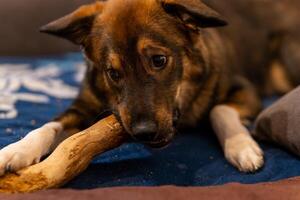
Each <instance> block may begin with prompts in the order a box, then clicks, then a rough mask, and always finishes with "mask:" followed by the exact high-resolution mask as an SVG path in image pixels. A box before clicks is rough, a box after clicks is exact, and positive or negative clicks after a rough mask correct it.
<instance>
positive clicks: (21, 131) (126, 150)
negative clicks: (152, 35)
mask: <svg viewBox="0 0 300 200" xmlns="http://www.w3.org/2000/svg"><path fill="white" fill-rule="evenodd" d="M81 63H82V58H81V56H80V55H79V54H68V55H66V56H60V57H52V58H32V59H21V58H0V116H1V113H2V114H7V112H8V111H7V110H5V109H7V108H5V106H3V105H6V107H7V102H5V101H8V100H9V97H8V96H9V95H11V96H16V93H26V94H30V95H44V96H47V97H48V100H47V102H42V103H41V102H39V103H37V102H35V101H31V100H30V99H29V100H28V99H27V100H25V101H23V100H22V99H21V100H17V101H15V103H14V105H15V108H16V110H17V111H18V113H17V116H15V117H11V118H10V119H8V118H9V117H7V116H6V117H3V116H2V118H6V119H0V148H1V147H4V146H5V145H7V144H10V143H12V142H15V141H17V140H19V139H20V138H22V137H24V135H25V134H26V133H28V132H29V131H30V130H32V129H35V128H38V127H39V126H41V125H42V124H44V123H45V122H47V121H49V120H51V119H52V118H53V117H54V116H56V115H57V114H58V113H61V112H63V110H64V109H65V108H66V107H67V106H68V105H69V104H70V103H71V101H72V98H73V97H72V96H74V94H73V93H72V92H71V91H74V90H76V89H74V88H65V91H64V90H63V89H62V91H61V92H62V93H63V92H66V91H68V92H69V93H70V95H69V96H68V95H66V96H63V97H60V96H59V95H58V94H53V91H52V92H51V91H50V92H49V91H48V93H47V92H46V93H45V92H44V91H43V89H36V88H35V87H32V85H31V86H30V84H33V86H34V81H32V82H31V81H29V82H30V83H27V84H22V83H21V84H19V87H18V88H17V89H16V88H15V90H14V92H12V90H11V89H10V91H8V90H9V89H7V88H8V87H9V86H7V85H9V84H10V85H16V84H15V83H14V82H16V80H18V79H22V78H24V77H26V76H29V75H30V74H31V75H32V74H36V75H34V76H33V78H29V80H31V79H32V80H34V79H35V77H37V76H39V78H37V79H38V80H39V81H42V82H43V83H47V84H48V86H49V87H52V86H53V85H55V84H54V83H52V82H51V81H53V80H55V81H54V82H57V81H59V80H63V81H64V82H63V83H62V82H60V83H57V84H63V85H64V86H66V87H67V86H73V87H77V86H78V85H79V83H78V82H77V81H75V77H77V79H80V75H81V73H82V69H81V68H80V67H74V66H81V65H82V64H81ZM7 64H10V65H9V66H7ZM21 64H28V66H27V68H26V70H27V72H29V73H27V74H26V73H25V74H23V75H20V77H18V76H17V77H14V75H13V74H15V73H16V72H17V71H18V68H20V67H22V65H21ZM10 66H12V68H13V69H14V70H7V68H8V67H10ZM47 67H48V68H49V67H50V68H51V67H52V72H51V70H48V72H47V71H46V72H44V73H45V74H46V76H45V75H42V76H40V75H38V74H42V72H43V69H44V68H47ZM5 68H6V70H4V72H5V73H9V75H10V76H12V78H7V76H5V77H3V76H2V78H1V73H4V72H3V69H5ZM53 69H56V71H57V70H59V73H58V74H56V75H53V73H54V72H53ZM1 70H2V71H1ZM26 70H25V71H26ZM30 70H32V71H30ZM36 70H41V72H37V71H36ZM11 71H13V72H11ZM54 71H55V70H54ZM47 73H52V78H51V80H50V79H49V77H48V75H47ZM78 77H79V78H78ZM3 82H4V83H5V84H6V86H5V84H3ZM1 83H2V86H1ZM12 83H14V84H12ZM28 84H29V85H28ZM47 84H46V85H47ZM3 85H4V86H3ZM59 88H61V87H59ZM54 90H56V91H57V89H56V88H55V86H54ZM69 90H70V91H69ZM1 94H2V96H1ZM3 94H5V95H3ZM10 100H11V99H10ZM269 103H270V102H267V103H266V104H269ZM1 105H2V110H1ZM3 109H4V110H3ZM8 110H9V109H8ZM261 145H262V147H263V149H264V151H265V167H264V168H263V169H262V170H260V171H259V172H257V173H255V174H244V173H240V172H239V171H237V170H236V169H235V168H234V167H232V166H231V165H230V164H228V163H227V162H226V160H225V159H224V157H223V154H222V151H221V148H220V146H219V144H218V142H217V139H216V137H215V136H214V134H213V132H212V130H210V129H209V128H207V127H205V126H199V128H197V129H194V130H186V131H181V133H180V134H178V135H177V136H176V138H175V140H174V141H173V143H172V144H170V145H169V146H168V147H166V148H163V149H159V150H153V149H149V148H147V147H145V146H143V145H141V144H137V143H129V144H124V145H123V146H121V147H120V148H117V149H115V150H112V151H110V152H107V153H105V154H103V155H101V156H98V157H96V158H95V159H94V161H93V163H92V164H91V165H90V166H89V168H88V169H87V170H86V171H85V172H84V173H82V174H81V175H79V176H78V177H77V178H75V179H74V180H73V181H71V182H70V183H69V184H67V185H66V186H65V187H67V188H80V189H83V188H84V189H86V188H98V187H108V186H154V185H169V184H172V185H180V186H207V185H218V184H224V183H228V182H241V183H258V182H265V181H275V180H280V179H284V178H289V177H293V176H299V175H300V161H299V160H298V158H297V157H295V156H293V155H291V154H289V153H287V152H286V151H284V150H282V149H280V148H278V147H275V146H271V145H267V144H261Z"/></svg>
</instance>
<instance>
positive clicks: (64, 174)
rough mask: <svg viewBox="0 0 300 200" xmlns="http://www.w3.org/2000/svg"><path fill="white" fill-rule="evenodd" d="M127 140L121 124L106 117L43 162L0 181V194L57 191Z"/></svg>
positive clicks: (60, 147) (4, 177)
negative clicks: (90, 164) (100, 156)
mask: <svg viewBox="0 0 300 200" xmlns="http://www.w3.org/2000/svg"><path fill="white" fill-rule="evenodd" d="M125 139H126V134H125V133H124V131H123V128H122V127H121V125H120V123H119V122H118V121H117V119H116V118H115V117H114V116H109V117H107V118H105V119H103V120H101V121H99V122H98V123H96V124H95V125H93V126H92V127H90V128H88V129H86V130H84V131H82V132H80V133H77V134H75V135H73V136H72V137H70V138H68V139H66V140H65V141H63V142H62V143H61V144H60V145H59V146H58V147H57V148H56V150H55V151H54V152H53V153H52V154H51V155H50V156H49V157H48V158H47V159H45V160H44V161H43V162H41V163H39V164H36V165H33V166H30V167H28V168H25V169H23V170H21V171H18V172H17V173H14V174H7V175H5V176H3V177H1V178H0V192H2V193H24V192H33V191H37V190H42V189H49V188H57V187H59V186H62V185H63V184H65V183H66V182H68V181H70V180H71V179H72V178H74V177H75V176H77V175H78V174H80V173H81V172H82V171H83V170H85V169H86V168H87V166H88V165H89V163H90V162H91V160H92V159H93V157H94V156H95V155H97V154H100V153H103V152H105V151H107V150H110V149H113V148H115V147H118V146H119V145H121V144H122V143H123V142H124V141H125Z"/></svg>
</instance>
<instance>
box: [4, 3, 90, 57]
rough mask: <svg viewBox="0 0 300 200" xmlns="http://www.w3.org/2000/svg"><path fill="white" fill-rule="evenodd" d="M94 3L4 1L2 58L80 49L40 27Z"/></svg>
mask: <svg viewBox="0 0 300 200" xmlns="http://www.w3.org/2000/svg"><path fill="white" fill-rule="evenodd" d="M93 1H94V0H1V1H0V4H1V5H0V56H33V55H45V54H60V53H63V52H66V51H75V50H78V49H79V48H78V47H77V46H75V45H73V44H71V43H70V42H68V41H65V40H63V39H59V38H55V37H53V36H48V35H46V34H41V33H39V31H38V30H39V27H40V26H42V25H44V24H47V23H48V22H50V21H52V20H54V19H56V18H59V17H61V16H63V15H65V14H67V13H69V12H71V11H73V10H74V9H76V8H77V7H78V6H80V5H81V4H85V3H90V2H93Z"/></svg>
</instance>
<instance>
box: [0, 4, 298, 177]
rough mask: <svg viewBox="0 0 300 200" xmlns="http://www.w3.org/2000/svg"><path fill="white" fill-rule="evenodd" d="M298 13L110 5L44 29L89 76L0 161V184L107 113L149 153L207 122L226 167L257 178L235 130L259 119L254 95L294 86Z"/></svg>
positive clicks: (248, 7)
mask: <svg viewBox="0 0 300 200" xmlns="http://www.w3.org/2000/svg"><path fill="white" fill-rule="evenodd" d="M212 8H214V9H215V10H213V9H212ZM297 8H300V6H299V3H297V2H296V1H293V0H282V1H280V2H279V1H276V2H274V1H273V0H265V1H260V0H244V1H240V0H227V1H226V3H225V1H217V0H210V1H208V0H207V2H206V4H204V3H203V2H201V1H200V0H108V1H105V2H102V1H99V2H96V3H94V4H91V5H86V6H83V7H81V8H79V9H78V10H76V11H75V12H73V13H71V14H70V15H67V16H65V17H63V18H61V19H59V20H57V21H54V22H52V23H50V24H48V25H46V26H44V27H43V28H42V29H41V31H42V32H46V33H50V34H54V35H56V36H60V37H64V38H66V39H69V40H71V41H72V42H74V43H76V44H78V45H81V46H82V47H83V49H84V54H85V56H86V60H87V64H88V71H87V73H86V77H85V80H84V82H83V85H82V89H81V93H80V95H79V96H78V98H77V99H76V100H75V101H74V103H73V105H72V106H71V107H70V108H69V109H68V110H67V111H66V112H65V113H64V114H62V115H61V116H60V117H58V118H57V119H56V120H54V122H50V123H47V124H46V125H45V126H43V127H42V128H40V129H37V130H35V131H33V132H31V133H30V134H28V136H26V137H25V138H24V139H23V140H21V141H19V142H17V143H15V144H12V145H10V146H8V147H6V148H4V149H3V150H2V151H0V174H3V173H5V171H8V170H12V171H15V170H18V169H20V168H22V167H25V166H28V165H30V164H32V163H35V162H39V160H40V158H41V157H42V156H43V155H45V154H47V153H49V152H50V151H51V150H52V149H53V148H55V147H56V146H57V144H58V143H59V142H60V141H61V140H62V139H65V138H66V137H68V136H69V135H71V134H73V133H75V132H78V131H79V130H82V129H84V128H86V127H88V126H90V125H91V124H93V123H94V122H95V120H97V119H96V118H97V116H99V114H102V113H104V112H105V111H111V112H113V113H114V114H115V115H116V116H118V117H119V120H120V122H122V124H123V126H124V128H125V129H126V131H127V132H128V133H129V134H130V135H131V136H132V137H133V138H135V139H137V140H138V141H140V142H143V143H146V144H149V145H151V146H153V147H161V146H164V145H166V144H167V143H169V142H170V140H171V139H172V138H173V136H174V133H175V124H178V123H179V125H180V126H181V127H185V126H195V125H196V124H197V123H199V121H200V120H201V119H202V118H203V117H206V116H210V120H211V124H212V126H213V128H214V130H215V132H216V134H217V136H218V138H219V140H220V143H221V145H222V147H223V149H224V154H225V156H226V158H227V160H228V161H229V162H230V163H232V164H233V165H234V166H236V167H237V168H239V169H240V170H241V171H244V172H249V171H255V170H257V169H258V168H260V167H261V166H262V165H263V152H262V151H261V149H260V147H259V146H258V145H257V143H256V142H255V141H254V140H253V139H252V137H251V136H250V134H249V132H248V130H247V129H246V128H245V127H244V125H243V124H242V123H243V122H247V121H248V120H251V119H253V118H254V117H255V116H256V115H257V114H258V112H259V111H260V109H261V105H260V104H261V96H262V95H265V94H272V93H274V92H276V93H285V92H288V91H289V90H290V89H292V88H293V87H294V86H295V85H296V84H299V81H300V78H299V76H300V73H299V71H300V67H299V64H300V60H299V58H300V53H299V52H300V51H299V50H300V43H299V38H297V37H296V36H297V34H296V33H297V32H298V30H297V28H296V27H299V26H298V25H299V23H298V22H297V20H296V19H297V15H299V14H298V11H297ZM216 10H218V12H219V13H222V16H221V14H219V13H218V12H217V11H216ZM225 19H226V20H225ZM226 21H228V22H229V25H228V26H226V27H223V26H225V25H226V24H227V22H226ZM296 67H298V68H296ZM297 72H298V73H297ZM180 114H181V117H180Z"/></svg>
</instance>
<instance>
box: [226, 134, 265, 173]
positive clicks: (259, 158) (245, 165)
mask: <svg viewBox="0 0 300 200" xmlns="http://www.w3.org/2000/svg"><path fill="white" fill-rule="evenodd" d="M224 145H225V146H224V153H225V157H226V159H227V160H228V161H229V162H230V163H231V164H232V165H234V166H235V167H237V168H238V169H239V170H240V171H242V172H254V171H256V170H258V169H260V168H261V167H262V166H263V164H264V156H263V151H262V150H261V148H260V147H259V146H258V144H257V143H256V142H255V141H254V140H253V139H252V138H251V136H249V135H247V134H238V135H235V136H233V137H232V138H229V139H228V140H226V142H225V144H224Z"/></svg>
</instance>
